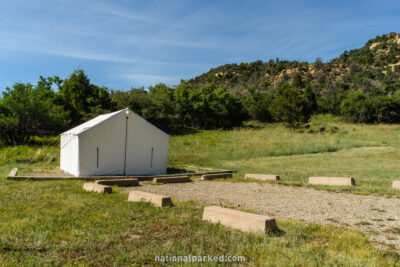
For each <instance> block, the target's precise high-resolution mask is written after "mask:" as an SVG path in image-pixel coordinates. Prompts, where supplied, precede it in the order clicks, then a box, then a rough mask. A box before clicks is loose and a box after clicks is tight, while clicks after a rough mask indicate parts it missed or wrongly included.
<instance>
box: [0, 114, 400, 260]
mask: <svg viewBox="0 0 400 267" xmlns="http://www.w3.org/2000/svg"><path fill="white" fill-rule="evenodd" d="M321 128H325V129H322V130H321ZM399 133H400V127H399V126H397V125H354V124H347V123H344V122H341V121H340V120H338V119H336V118H332V117H328V116H320V117H317V118H314V119H313V122H312V125H311V128H310V129H308V130H305V132H303V133H300V132H298V131H293V130H288V129H286V128H284V127H283V126H280V125H249V126H248V127H246V128H242V129H236V130H233V131H201V132H198V133H192V134H186V135H180V136H172V137H171V140H170V167H171V168H185V169H188V170H195V169H196V168H199V167H203V168H205V167H210V168H227V169H235V170H237V171H238V173H237V174H236V175H235V177H234V178H233V180H234V181H236V180H237V181H240V180H243V174H244V173H245V172H262V173H274V174H275V173H276V174H279V175H281V178H282V183H287V184H290V185H302V184H305V183H306V178H307V177H308V176H310V175H341V176H353V177H355V178H356V180H357V183H358V184H359V185H358V186H356V187H355V188H354V189H351V190H353V191H355V192H358V193H378V194H385V195H392V196H400V195H399V193H398V192H395V191H393V190H392V189H391V188H390V182H391V180H393V179H398V177H399V173H400V167H399V166H398V165H399V164H398V163H399V161H400V154H399V149H400V141H399ZM50 143H52V142H50ZM39 144H40V142H39ZM58 164H59V163H58V148H57V146H51V145H46V142H42V143H41V144H40V145H37V146H17V147H5V148H1V149H0V177H1V178H0V265H2V266H18V265H19V266H26V265H32V266H34V265H35V266H36V265H78V264H81V265H94V266H110V265H114V266H120V265H137V266H142V265H149V266H153V265H156V263H155V262H154V258H155V256H157V255H170V256H172V255H182V256H185V255H189V254H191V255H211V256H220V255H226V256H228V255H231V256H245V257H246V262H245V263H244V264H247V265H249V266H254V265H258V266H259V265H273V266H321V265H325V266H338V265H339V266H400V256H399V255H397V254H395V253H393V252H388V251H382V250H378V249H376V248H374V247H373V246H372V245H371V244H370V243H369V242H368V240H367V239H366V237H365V236H364V235H363V234H361V233H359V232H357V231H354V230H350V229H344V228H338V227H333V226H318V225H312V224H307V223H303V222H296V221H278V222H277V224H278V226H279V227H280V229H281V230H282V232H281V233H280V234H272V235H267V234H248V233H242V232H239V231H236V230H230V229H228V228H225V227H222V226H220V225H213V224H210V223H206V222H202V221H201V214H202V209H203V206H202V204H200V203H196V202H176V205H175V206H174V207H167V208H156V207H152V206H151V205H150V204H147V203H131V202H127V201H126V200H127V195H126V194H123V193H118V190H119V189H118V188H113V189H114V191H115V192H116V193H113V194H106V195H102V194H95V193H88V192H84V191H82V184H83V182H82V181H42V182H29V181H26V182H14V181H8V180H6V179H5V176H6V175H7V174H8V172H9V171H10V169H11V168H12V167H18V168H20V170H21V172H25V173H28V172H32V171H35V170H36V171H40V170H44V169H45V170H47V171H48V170H52V169H55V170H56V169H57V167H58ZM323 189H324V188H323ZM325 189H326V188H325ZM342 190H344V189H342ZM169 264H170V265H180V264H177V263H169ZM207 264H208V265H214V264H213V263H207ZM159 265H161V263H160V264H159ZM227 265H229V264H227Z"/></svg>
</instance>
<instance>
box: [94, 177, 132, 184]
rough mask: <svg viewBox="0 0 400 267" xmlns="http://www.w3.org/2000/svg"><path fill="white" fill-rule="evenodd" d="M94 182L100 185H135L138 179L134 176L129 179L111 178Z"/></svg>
mask: <svg viewBox="0 0 400 267" xmlns="http://www.w3.org/2000/svg"><path fill="white" fill-rule="evenodd" d="M95 183H96V184H102V185H118V186H137V185H139V180H138V179H136V178H131V179H111V180H97V181H95Z"/></svg>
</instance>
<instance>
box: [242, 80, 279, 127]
mask: <svg viewBox="0 0 400 267" xmlns="http://www.w3.org/2000/svg"><path fill="white" fill-rule="evenodd" d="M248 91H249V93H250V94H249V95H248V96H247V97H246V98H244V99H243V105H244V107H245V109H246V111H247V113H248V115H249V117H250V118H251V119H253V120H259V121H263V122H270V121H272V115H271V111H270V108H271V104H272V100H273V96H272V95H271V94H269V93H266V92H257V91H256V90H255V88H254V87H253V88H251V87H250V88H248Z"/></svg>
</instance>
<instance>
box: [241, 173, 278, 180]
mask: <svg viewBox="0 0 400 267" xmlns="http://www.w3.org/2000/svg"><path fill="white" fill-rule="evenodd" d="M244 178H249V179H256V180H262V181H278V180H280V177H279V175H273V174H255V173H246V174H245V175H244Z"/></svg>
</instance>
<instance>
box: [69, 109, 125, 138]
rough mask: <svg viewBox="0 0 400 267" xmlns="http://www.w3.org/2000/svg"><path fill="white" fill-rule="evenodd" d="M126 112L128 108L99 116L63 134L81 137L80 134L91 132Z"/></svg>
mask: <svg viewBox="0 0 400 267" xmlns="http://www.w3.org/2000/svg"><path fill="white" fill-rule="evenodd" d="M125 110H127V108H126V109H121V110H118V111H115V112H111V113H107V114H103V115H100V116H97V117H95V118H93V119H91V120H89V121H87V122H84V123H82V124H80V125H78V126H76V127H74V128H72V129H70V130H68V131H66V132H63V133H62V134H65V135H79V134H81V133H83V132H85V131H87V130H89V129H90V128H93V127H94V126H96V125H98V124H100V123H102V122H103V121H105V120H108V119H109V118H111V117H112V116H114V115H116V114H119V113H122V112H125Z"/></svg>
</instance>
